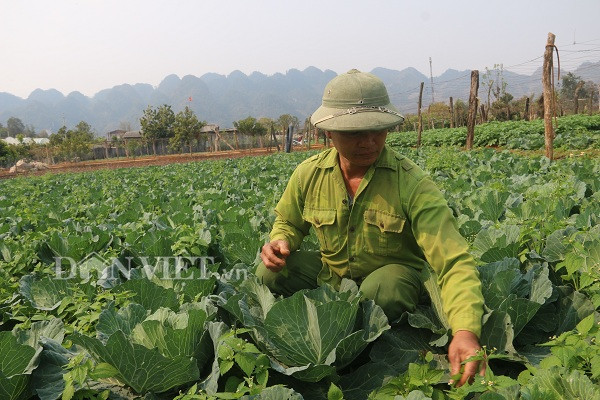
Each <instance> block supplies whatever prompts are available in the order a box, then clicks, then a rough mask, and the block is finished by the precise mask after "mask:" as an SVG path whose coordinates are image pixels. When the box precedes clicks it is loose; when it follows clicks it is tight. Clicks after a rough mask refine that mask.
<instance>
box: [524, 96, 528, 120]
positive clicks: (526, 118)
mask: <svg viewBox="0 0 600 400" xmlns="http://www.w3.org/2000/svg"><path fill="white" fill-rule="evenodd" d="M523 119H524V120H525V121H529V97H527V98H525V112H524V113H523Z"/></svg>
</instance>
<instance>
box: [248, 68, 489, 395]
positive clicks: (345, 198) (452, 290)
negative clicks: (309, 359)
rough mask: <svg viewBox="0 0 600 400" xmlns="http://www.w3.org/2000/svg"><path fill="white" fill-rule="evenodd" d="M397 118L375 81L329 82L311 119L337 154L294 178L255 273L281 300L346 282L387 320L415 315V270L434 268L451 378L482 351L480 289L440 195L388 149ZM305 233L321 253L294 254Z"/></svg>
mask: <svg viewBox="0 0 600 400" xmlns="http://www.w3.org/2000/svg"><path fill="white" fill-rule="evenodd" d="M403 120H404V117H402V116H401V115H400V114H399V113H398V112H397V111H396V109H395V108H394V107H393V106H392V105H391V104H390V100H389V97H388V93H387V90H386V88H385V86H384V84H383V82H382V81H381V80H380V79H379V78H377V77H375V76H374V75H372V74H369V73H363V72H360V71H357V70H355V69H353V70H351V71H349V72H348V73H346V74H342V75H339V76H337V77H335V78H334V79H332V80H331V81H330V82H329V83H328V84H327V86H326V87H325V92H324V94H323V102H322V105H321V107H319V108H318V109H317V110H316V111H315V113H314V114H313V115H312V117H311V122H312V123H313V124H314V125H315V126H316V127H318V128H320V129H322V130H324V131H325V133H326V135H327V137H328V138H329V139H331V141H332V142H333V146H334V147H333V148H331V149H328V150H326V151H324V152H322V153H320V154H318V155H315V156H313V157H310V158H309V159H307V160H305V161H304V162H302V163H301V164H300V165H299V166H298V167H297V168H296V170H295V171H294V172H293V174H292V176H291V178H290V180H289V182H288V185H287V188H286V189H285V192H284V193H283V196H282V197H281V199H280V200H279V203H278V204H277V207H276V208H275V214H276V219H275V223H274V226H273V230H272V231H271V234H270V240H271V241H270V242H269V243H267V244H265V245H264V246H263V248H262V251H261V259H262V263H261V264H259V266H258V268H257V271H256V274H257V276H258V277H259V278H260V279H262V281H263V282H264V283H265V284H266V285H267V286H268V287H269V288H270V289H271V290H273V291H274V292H276V293H279V294H283V295H286V296H288V295H291V294H292V293H294V292H296V291H297V290H300V289H306V288H315V287H317V285H319V284H323V283H328V284H331V285H333V286H334V287H339V284H340V282H341V280H342V278H350V279H353V280H354V281H355V282H357V283H358V284H359V287H360V291H361V292H362V293H363V295H364V296H365V297H367V298H370V299H373V300H374V301H375V303H376V304H378V305H379V306H381V307H382V309H383V310H384V311H385V313H386V315H387V316H388V318H389V319H390V320H392V321H393V320H395V319H397V318H399V317H400V316H401V315H402V313H404V312H405V311H413V310H414V309H415V307H416V306H417V303H418V302H419V298H421V296H422V295H423V294H424V293H425V289H424V287H423V282H422V280H421V278H420V276H421V275H420V274H421V272H420V271H421V270H422V269H423V268H426V267H427V265H431V267H433V269H434V270H435V272H436V273H437V277H438V283H439V285H440V288H441V296H442V301H443V307H444V311H445V313H446V315H447V317H448V321H449V323H450V325H451V328H452V335H453V338H452V341H451V343H450V347H449V350H448V358H449V360H450V363H451V374H452V375H455V374H458V373H459V371H460V368H461V362H463V361H464V360H466V359H467V358H469V357H471V356H473V355H475V353H476V351H477V350H479V348H480V346H479V340H478V337H479V335H480V333H481V317H482V314H483V297H482V294H481V283H480V281H479V277H478V274H477V271H476V269H475V262H474V260H473V258H472V257H471V256H470V255H469V253H468V244H467V242H466V241H465V240H464V238H463V237H462V236H461V235H460V233H459V232H458V230H457V225H456V221H455V219H454V217H453V215H452V211H451V210H450V208H449V207H448V206H447V203H446V201H445V199H444V197H443V195H442V194H441V193H440V191H439V190H438V189H437V188H436V186H435V185H434V184H433V182H432V180H431V179H430V178H429V177H428V176H427V175H426V174H425V173H424V172H423V171H422V170H421V169H420V168H419V167H418V166H417V165H415V164H414V163H413V162H412V161H410V160H408V159H407V158H405V157H404V156H401V155H399V154H397V153H395V152H394V151H393V150H392V149H390V148H389V147H388V146H386V145H385V140H386V136H387V133H388V129H389V128H391V127H394V126H397V125H398V124H400V123H401V122H402V121H403ZM311 227H312V228H313V229H314V230H315V232H316V235H317V237H318V239H319V245H320V252H308V251H298V248H299V247H300V243H301V242H302V239H303V238H304V236H306V235H307V234H308V232H309V229H310V228H311ZM483 368H485V366H482V368H481V369H482V371H483ZM478 370H479V364H478V362H470V363H467V364H466V365H465V368H464V372H463V374H462V376H461V379H460V380H459V382H457V385H462V384H464V383H465V382H466V381H467V380H469V379H471V378H472V377H473V376H474V375H475V374H476V373H477V371H478Z"/></svg>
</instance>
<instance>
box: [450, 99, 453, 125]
mask: <svg viewBox="0 0 600 400" xmlns="http://www.w3.org/2000/svg"><path fill="white" fill-rule="evenodd" d="M450 128H454V101H453V100H452V96H450Z"/></svg>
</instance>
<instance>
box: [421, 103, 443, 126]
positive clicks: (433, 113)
mask: <svg viewBox="0 0 600 400" xmlns="http://www.w3.org/2000/svg"><path fill="white" fill-rule="evenodd" d="M423 117H424V121H423V124H424V125H425V126H426V127H428V126H432V124H431V123H432V122H433V126H434V127H435V126H436V125H437V126H438V127H442V128H443V127H445V126H450V108H449V107H448V105H447V104H446V103H443V102H437V103H432V104H430V105H429V107H428V108H427V113H425V114H424V115H423ZM425 129H427V128H425Z"/></svg>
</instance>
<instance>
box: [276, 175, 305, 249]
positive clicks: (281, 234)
mask: <svg viewBox="0 0 600 400" xmlns="http://www.w3.org/2000/svg"><path fill="white" fill-rule="evenodd" d="M300 175H301V172H300V167H298V168H296V170H295V171H294V172H293V173H292V176H291V177H290V180H289V182H288V184H287V187H286V188H285V191H284V192H283V195H282V196H281V199H279V203H277V206H276V207H275V223H274V224H273V229H272V230H271V234H270V239H271V240H272V241H273V240H278V239H280V240H286V241H287V242H288V243H289V244H290V251H295V250H298V248H300V244H301V243H302V240H303V239H304V236H306V235H308V231H309V229H310V223H308V222H306V221H305V220H304V218H303V217H302V214H303V210H304V196H303V194H302V193H303V192H302V188H301V183H300Z"/></svg>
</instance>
